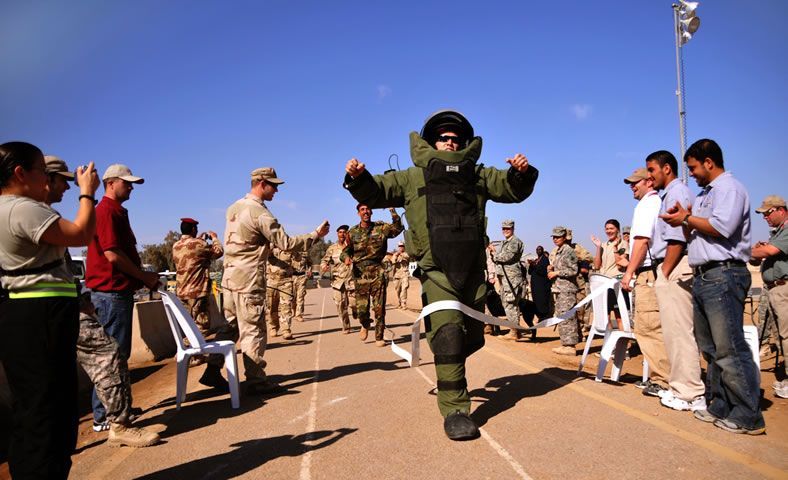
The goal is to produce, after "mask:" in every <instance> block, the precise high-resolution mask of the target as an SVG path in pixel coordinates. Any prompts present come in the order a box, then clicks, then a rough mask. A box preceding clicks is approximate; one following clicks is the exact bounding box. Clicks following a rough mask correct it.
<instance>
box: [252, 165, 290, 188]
mask: <svg viewBox="0 0 788 480" xmlns="http://www.w3.org/2000/svg"><path fill="white" fill-rule="evenodd" d="M252 180H265V181H266V182H268V183H275V184H277V185H281V184H283V183H285V181H284V180H282V179H281V178H278V177H277V176H276V170H274V169H273V168H271V167H262V168H255V169H254V170H252Z"/></svg>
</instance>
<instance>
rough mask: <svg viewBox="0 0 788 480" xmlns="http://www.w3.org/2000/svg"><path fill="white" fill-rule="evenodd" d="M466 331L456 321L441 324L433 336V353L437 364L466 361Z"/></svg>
mask: <svg viewBox="0 0 788 480" xmlns="http://www.w3.org/2000/svg"><path fill="white" fill-rule="evenodd" d="M464 344H465V332H464V331H463V330H462V328H461V327H460V326H459V325H457V324H456V323H447V324H445V325H443V326H441V327H440V328H439V329H438V331H437V332H435V336H434V337H432V344H431V346H432V353H433V355H434V357H435V365H447V364H457V363H464V362H465V354H464V352H463V345H464Z"/></svg>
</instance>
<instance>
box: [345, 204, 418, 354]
mask: <svg viewBox="0 0 788 480" xmlns="http://www.w3.org/2000/svg"><path fill="white" fill-rule="evenodd" d="M370 208H372V207H370ZM402 230H403V227H402V220H401V219H400V217H399V215H397V214H396V213H392V214H391V223H386V222H371V223H370V225H369V227H368V228H363V227H362V226H361V224H359V225H356V226H354V227H352V228H351V229H350V230H348V232H347V236H348V244H347V246H346V247H345V249H344V250H343V251H342V255H341V256H340V261H342V262H344V261H345V260H346V259H347V258H350V259H352V261H353V266H352V269H353V281H354V282H355V285H356V315H358V321H359V322H360V323H361V325H362V327H363V328H366V329H367V330H369V328H370V324H371V319H370V308H371V309H372V312H374V314H375V340H376V341H382V340H383V331H384V330H385V329H386V272H385V270H384V269H383V257H385V256H386V246H387V243H388V239H389V238H394V237H396V236H397V235H399V234H400V233H402Z"/></svg>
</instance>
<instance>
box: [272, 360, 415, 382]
mask: <svg viewBox="0 0 788 480" xmlns="http://www.w3.org/2000/svg"><path fill="white" fill-rule="evenodd" d="M398 364H402V365H401V366H400V365H398ZM402 368H410V367H408V365H407V363H406V362H405V360H401V359H400V360H395V361H391V362H363V363H352V364H349V365H337V366H336V367H332V368H329V369H326V370H319V371H317V372H315V371H314V370H304V371H303V372H296V373H291V374H288V375H269V376H268V377H269V378H270V379H271V380H272V381H274V382H278V383H279V384H281V385H282V386H283V387H286V388H287V389H293V388H298V387H302V386H304V385H309V384H311V383H313V382H314V379H315V375H317V381H318V382H319V383H322V382H330V381H331V380H336V379H338V378H342V377H346V376H349V375H354V374H357V373H363V372H371V371H374V370H383V371H391V370H400V369H402Z"/></svg>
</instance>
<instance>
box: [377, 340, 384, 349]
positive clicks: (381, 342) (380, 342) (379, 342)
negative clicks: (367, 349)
mask: <svg viewBox="0 0 788 480" xmlns="http://www.w3.org/2000/svg"><path fill="white" fill-rule="evenodd" d="M375 346H376V347H385V346H386V341H385V340H375Z"/></svg>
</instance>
